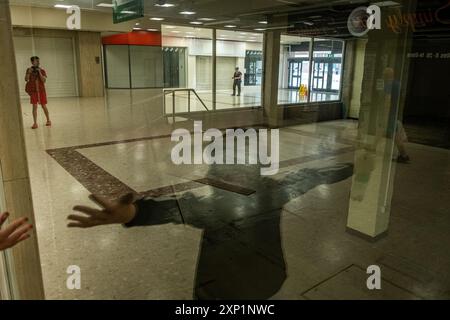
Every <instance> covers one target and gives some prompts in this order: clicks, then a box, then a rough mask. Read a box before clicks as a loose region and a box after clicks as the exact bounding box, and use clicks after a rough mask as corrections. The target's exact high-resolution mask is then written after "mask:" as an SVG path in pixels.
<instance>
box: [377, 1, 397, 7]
mask: <svg viewBox="0 0 450 320" xmlns="http://www.w3.org/2000/svg"><path fill="white" fill-rule="evenodd" d="M374 5H377V6H379V7H392V6H399V5H400V3H398V2H395V1H381V2H376V3H374Z"/></svg>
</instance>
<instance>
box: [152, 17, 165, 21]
mask: <svg viewBox="0 0 450 320" xmlns="http://www.w3.org/2000/svg"><path fill="white" fill-rule="evenodd" d="M150 20H153V21H163V20H164V18H157V17H155V18H150Z"/></svg>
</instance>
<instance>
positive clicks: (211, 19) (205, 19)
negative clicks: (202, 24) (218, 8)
mask: <svg viewBox="0 0 450 320" xmlns="http://www.w3.org/2000/svg"><path fill="white" fill-rule="evenodd" d="M198 20H201V21H215V20H216V19H213V18H200V19H198Z"/></svg>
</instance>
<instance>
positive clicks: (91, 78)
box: [76, 32, 104, 97]
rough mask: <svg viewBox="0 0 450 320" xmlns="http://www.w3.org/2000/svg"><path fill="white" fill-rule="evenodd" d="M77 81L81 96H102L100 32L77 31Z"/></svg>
mask: <svg viewBox="0 0 450 320" xmlns="http://www.w3.org/2000/svg"><path fill="white" fill-rule="evenodd" d="M76 49H77V65H78V82H79V90H80V96H81V97H103V95H104V87H103V68H102V54H101V50H102V42H101V34H100V32H77V38H76Z"/></svg>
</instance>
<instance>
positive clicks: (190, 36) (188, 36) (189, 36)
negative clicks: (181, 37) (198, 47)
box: [185, 35, 195, 38]
mask: <svg viewBox="0 0 450 320" xmlns="http://www.w3.org/2000/svg"><path fill="white" fill-rule="evenodd" d="M185 37H186V38H195V36H192V35H187V36H185Z"/></svg>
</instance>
